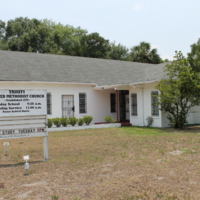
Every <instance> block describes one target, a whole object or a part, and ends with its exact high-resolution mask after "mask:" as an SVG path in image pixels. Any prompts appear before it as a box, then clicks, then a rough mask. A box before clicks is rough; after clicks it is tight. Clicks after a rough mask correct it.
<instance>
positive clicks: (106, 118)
mask: <svg viewBox="0 0 200 200" xmlns="http://www.w3.org/2000/svg"><path fill="white" fill-rule="evenodd" d="M104 121H105V122H107V123H115V122H116V121H115V120H114V119H113V118H112V117H111V116H106V117H105V118H104Z"/></svg>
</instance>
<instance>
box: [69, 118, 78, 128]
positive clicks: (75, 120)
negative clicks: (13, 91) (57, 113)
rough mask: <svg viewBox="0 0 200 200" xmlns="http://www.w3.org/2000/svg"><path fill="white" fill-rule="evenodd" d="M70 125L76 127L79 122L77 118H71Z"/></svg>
mask: <svg viewBox="0 0 200 200" xmlns="http://www.w3.org/2000/svg"><path fill="white" fill-rule="evenodd" d="M68 121H69V124H71V125H72V126H74V125H75V124H76V122H77V118H76V117H69V120H68Z"/></svg>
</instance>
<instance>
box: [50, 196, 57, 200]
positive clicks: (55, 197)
mask: <svg viewBox="0 0 200 200" xmlns="http://www.w3.org/2000/svg"><path fill="white" fill-rule="evenodd" d="M51 199H52V200H57V199H59V196H56V195H54V196H51Z"/></svg>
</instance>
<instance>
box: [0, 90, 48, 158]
mask: <svg viewBox="0 0 200 200" xmlns="http://www.w3.org/2000/svg"><path fill="white" fill-rule="evenodd" d="M46 115H47V98H46V91H45V90H13V89H12V90H0V139H11V138H23V137H37V136H44V140H43V143H44V145H43V146H44V160H47V159H48V142H47V136H48V132H47V128H46V126H47V116H46Z"/></svg>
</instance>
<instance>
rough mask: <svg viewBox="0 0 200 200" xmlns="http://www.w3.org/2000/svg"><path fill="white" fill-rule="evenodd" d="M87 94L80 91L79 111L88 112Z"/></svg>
mask: <svg viewBox="0 0 200 200" xmlns="http://www.w3.org/2000/svg"><path fill="white" fill-rule="evenodd" d="M86 112H87V108H86V94H85V93H79V113H86Z"/></svg>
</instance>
